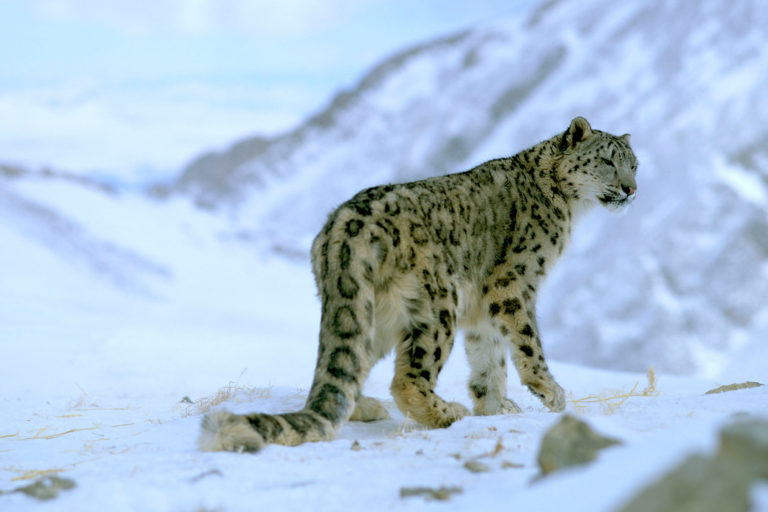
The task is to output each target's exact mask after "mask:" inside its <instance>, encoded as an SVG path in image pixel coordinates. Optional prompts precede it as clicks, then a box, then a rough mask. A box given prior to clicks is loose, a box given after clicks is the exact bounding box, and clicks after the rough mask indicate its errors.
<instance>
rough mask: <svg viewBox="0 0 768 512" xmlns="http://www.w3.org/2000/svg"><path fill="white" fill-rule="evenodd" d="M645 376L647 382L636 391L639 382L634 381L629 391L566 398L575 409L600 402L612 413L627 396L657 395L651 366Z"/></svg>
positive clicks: (654, 373) (654, 375)
mask: <svg viewBox="0 0 768 512" xmlns="http://www.w3.org/2000/svg"><path fill="white" fill-rule="evenodd" d="M646 378H647V379H648V384H647V385H646V386H645V388H643V389H642V390H640V391H637V387H638V386H639V385H640V383H639V382H635V385H634V386H632V389H630V390H629V392H609V393H608V394H598V395H589V396H585V397H583V398H576V399H571V400H568V402H570V403H572V404H573V405H574V407H575V408H576V409H577V410H580V409H581V410H583V409H585V408H586V407H587V405H588V404H600V405H602V407H603V410H604V411H605V412H606V413H612V412H614V411H615V410H616V409H618V408H619V407H621V406H622V405H623V404H624V402H626V401H627V399H629V398H632V397H652V396H658V394H659V393H658V391H657V390H656V372H655V370H654V369H653V366H651V367H650V368H649V369H648V373H647V374H646Z"/></svg>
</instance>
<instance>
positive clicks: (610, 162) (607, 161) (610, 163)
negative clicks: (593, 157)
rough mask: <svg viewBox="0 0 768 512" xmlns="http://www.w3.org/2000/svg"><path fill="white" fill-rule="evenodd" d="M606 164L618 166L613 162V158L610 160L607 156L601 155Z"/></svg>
mask: <svg viewBox="0 0 768 512" xmlns="http://www.w3.org/2000/svg"><path fill="white" fill-rule="evenodd" d="M600 158H601V159H602V161H603V163H604V164H605V165H610V166H611V167H616V164H614V163H613V160H608V159H607V158H605V157H600Z"/></svg>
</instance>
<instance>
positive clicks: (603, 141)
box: [198, 117, 638, 452]
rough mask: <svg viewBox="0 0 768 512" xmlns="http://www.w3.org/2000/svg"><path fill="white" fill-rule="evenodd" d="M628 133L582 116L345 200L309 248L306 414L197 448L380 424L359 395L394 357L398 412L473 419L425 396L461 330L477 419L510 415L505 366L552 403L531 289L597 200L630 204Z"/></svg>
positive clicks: (211, 419)
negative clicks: (462, 168) (315, 338)
mask: <svg viewBox="0 0 768 512" xmlns="http://www.w3.org/2000/svg"><path fill="white" fill-rule="evenodd" d="M629 141H630V136H629V134H624V135H621V136H616V135H611V134H609V133H606V132H602V131H600V130H596V129H592V127H591V126H590V124H589V122H587V120H586V119H584V118H583V117H576V118H575V119H573V120H572V121H571V123H570V125H569V126H568V128H567V129H566V130H565V131H564V132H561V133H558V134H556V135H555V136H553V137H551V138H550V139H547V140H545V141H543V142H540V143H539V144H536V145H535V146H533V147H531V148H529V149H526V150H524V151H521V152H520V153H517V154H516V155H514V156H512V157H506V158H499V159H495V160H491V161H488V162H486V163H483V164H481V165H479V166H477V167H475V168H473V169H471V170H469V171H466V172H461V173H455V174H448V175H444V176H438V177H433V178H428V179H425V180H421V181H414V182H410V183H402V184H392V185H382V186H376V187H373V188H369V189H366V190H363V191H361V192H359V193H358V194H356V195H355V196H354V197H352V198H351V199H349V200H348V201H346V202H344V203H343V204H341V206H339V207H338V208H337V209H336V210H335V211H333V212H332V213H331V214H330V216H329V217H328V220H327V222H326V223H325V226H324V227H323V228H322V230H321V231H320V233H319V234H318V235H317V237H316V238H315V240H314V242H313V244H312V250H311V255H312V269H313V273H314V276H315V280H316V284H317V288H318V292H319V297H320V301H321V308H322V309H321V311H322V316H321V321H320V334H319V338H320V339H319V347H318V351H317V365H316V369H315V374H314V380H313V382H312V386H311V388H310V390H309V394H308V397H307V400H306V405H305V406H304V408H303V409H302V410H300V411H297V412H287V413H284V414H274V415H271V414H260V413H254V414H245V415H237V414H232V413H230V412H228V411H226V410H218V411H214V412H211V413H209V414H208V415H206V416H205V417H204V418H203V421H202V429H201V433H200V437H199V440H198V445H199V447H200V448H201V449H203V450H213V451H215V450H231V451H246V452H255V451H258V450H260V449H261V448H262V447H264V446H265V445H267V444H269V443H276V444H281V445H289V446H295V445H299V444H301V443H305V442H311V441H324V440H331V439H333V438H334V437H335V435H336V433H337V432H338V430H339V428H340V426H341V425H342V424H344V423H345V422H346V421H349V420H357V421H375V420H382V419H386V418H389V413H388V411H387V410H386V408H385V407H384V406H383V405H382V404H381V403H380V402H379V401H378V400H376V399H374V398H371V397H368V396H365V395H363V394H362V391H363V385H364V383H365V381H366V378H367V376H368V374H369V371H370V370H371V368H372V366H373V365H374V364H375V363H376V362H377V361H379V360H380V359H382V358H383V357H384V356H386V355H387V354H389V353H390V352H391V351H393V350H394V352H395V373H394V378H393V380H392V384H391V388H390V389H391V393H392V396H393V398H394V402H395V404H396V405H397V407H398V408H399V409H400V410H401V411H402V412H403V413H404V414H405V415H406V416H407V417H409V418H411V419H412V420H415V421H417V422H419V423H421V424H423V425H425V426H427V427H432V428H440V427H448V426H450V425H451V424H453V423H454V422H456V421H458V420H460V419H461V418H463V417H465V416H467V415H469V414H470V411H469V410H468V409H467V407H465V406H464V405H462V404H461V403H459V402H448V401H446V400H444V399H443V398H441V397H440V396H439V395H438V394H437V393H436V392H435V386H436V384H437V379H438V375H439V374H440V371H441V370H442V368H443V366H444V365H445V363H446V360H447V358H448V356H449V354H450V353H451V349H452V348H453V344H454V339H455V337H456V334H457V331H459V330H462V331H463V333H464V345H465V350H466V354H467V359H468V362H469V367H470V372H471V373H470V377H469V394H470V397H471V399H472V402H473V413H474V414H475V415H495V414H508V413H519V412H521V409H520V407H518V405H517V404H516V403H515V402H514V401H513V400H511V399H510V398H508V397H507V368H506V366H507V359H508V358H509V355H510V353H511V360H512V362H513V363H514V366H515V368H516V370H517V373H518V374H519V376H520V381H521V383H522V384H523V385H524V386H527V388H528V389H529V390H530V391H531V392H532V393H533V395H535V396H536V397H538V398H539V399H540V400H541V402H542V403H543V404H544V405H545V406H546V407H548V408H549V409H550V410H551V411H562V410H563V409H564V408H565V405H566V403H565V393H564V391H563V388H562V387H560V385H559V384H558V383H557V382H556V381H555V379H554V377H553V376H552V373H551V372H550V370H549V367H548V366H547V362H546V360H545V358H544V353H543V350H542V343H541V337H540V334H539V328H538V326H537V322H536V298H537V294H538V291H539V287H540V284H541V282H542V280H543V279H544V277H545V276H546V274H547V272H548V271H549V269H550V268H551V267H552V265H553V264H554V263H555V261H556V260H557V259H558V258H559V256H560V255H561V254H562V253H563V250H564V249H565V247H566V245H567V244H568V241H569V238H570V235H571V228H572V224H573V222H574V221H575V220H576V219H577V218H578V217H580V216H582V215H583V213H584V212H585V211H586V210H588V209H589V208H590V207H591V206H593V205H603V206H605V207H607V208H608V209H612V210H622V209H624V208H626V207H627V206H628V205H629V204H630V203H631V202H632V201H633V199H634V198H635V196H636V190H637V184H636V181H635V177H636V172H637V165H638V164H637V159H636V157H635V154H634V153H633V151H632V149H631V147H630V144H629Z"/></svg>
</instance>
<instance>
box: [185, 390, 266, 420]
mask: <svg viewBox="0 0 768 512" xmlns="http://www.w3.org/2000/svg"><path fill="white" fill-rule="evenodd" d="M271 397H272V388H249V387H246V386H241V385H240V384H237V383H235V382H230V383H229V384H227V385H226V386H224V387H222V388H220V389H219V390H218V391H216V392H215V393H214V394H212V395H210V396H205V397H202V398H198V399H197V400H195V401H194V402H192V403H190V404H186V405H185V407H184V412H183V416H184V417H188V416H195V415H200V414H205V413H207V412H208V411H210V410H211V409H212V408H214V407H216V406H218V405H221V404H222V403H224V402H229V401H240V402H242V401H250V400H255V399H268V398H271Z"/></svg>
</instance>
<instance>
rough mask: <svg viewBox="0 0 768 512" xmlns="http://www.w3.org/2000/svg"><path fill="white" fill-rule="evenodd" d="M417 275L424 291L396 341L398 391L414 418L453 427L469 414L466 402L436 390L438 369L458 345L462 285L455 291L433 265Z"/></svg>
mask: <svg viewBox="0 0 768 512" xmlns="http://www.w3.org/2000/svg"><path fill="white" fill-rule="evenodd" d="M424 270H427V269H424ZM417 275H419V276H420V277H419V280H420V281H421V284H420V286H419V287H418V289H419V290H421V291H422V292H421V294H420V296H419V297H417V298H416V299H414V300H411V301H410V302H409V304H408V308H409V310H410V316H409V322H408V323H407V325H405V326H404V328H403V331H402V338H401V341H399V342H398V344H397V347H396V351H397V352H396V361H395V377H394V379H393V380H392V386H391V391H392V396H393V397H394V399H395V402H396V403H397V406H398V407H399V408H400V410H401V411H403V412H404V413H405V414H406V415H408V416H409V417H410V418H411V419H413V420H415V421H417V422H419V423H422V424H423V425H426V426H428V427H448V426H450V425H451V424H452V423H454V422H455V421H457V420H460V419H461V418H463V417H464V416H467V415H469V411H468V410H467V408H466V407H464V406H463V405H461V404H460V403H458V402H446V401H445V400H443V399H442V398H441V397H440V396H438V395H437V394H436V393H435V386H436V385H437V377H438V374H439V373H440V371H441V370H442V368H443V365H444V364H445V362H446V360H447V359H448V355H449V354H450V352H451V349H452V348H453V340H454V334H455V332H456V305H455V304H454V302H453V301H452V297H455V296H456V291H455V289H452V290H450V291H449V290H448V288H447V287H446V286H444V285H443V284H442V283H440V282H439V280H437V279H436V278H435V277H433V275H432V274H431V273H430V272H429V271H426V272H421V273H417Z"/></svg>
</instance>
